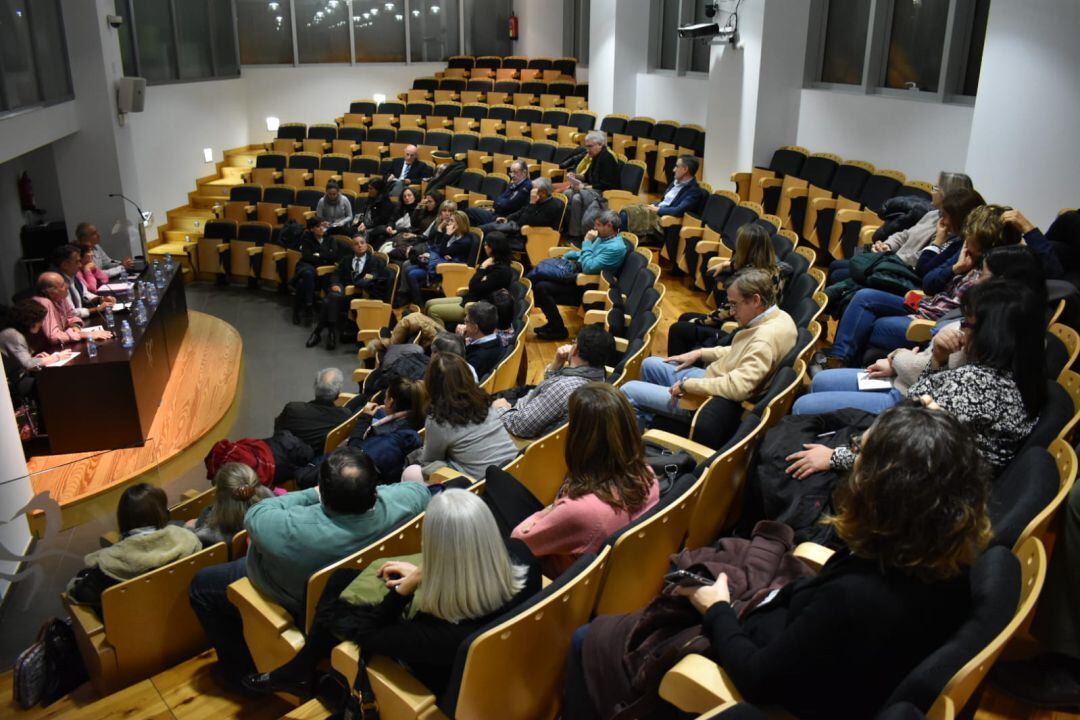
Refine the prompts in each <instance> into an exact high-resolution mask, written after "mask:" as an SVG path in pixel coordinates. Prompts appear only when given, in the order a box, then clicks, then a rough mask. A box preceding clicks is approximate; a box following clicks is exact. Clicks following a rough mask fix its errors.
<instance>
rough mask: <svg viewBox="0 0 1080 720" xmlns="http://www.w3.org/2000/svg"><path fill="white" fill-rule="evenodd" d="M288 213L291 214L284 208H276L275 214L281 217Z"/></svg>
mask: <svg viewBox="0 0 1080 720" xmlns="http://www.w3.org/2000/svg"><path fill="white" fill-rule="evenodd" d="M287 212H289V211H288V210H287V209H286V208H282V207H279V208H274V214H275V215H277V216H278V217H281V216H282V215H284V214H285V213H287Z"/></svg>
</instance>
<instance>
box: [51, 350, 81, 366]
mask: <svg viewBox="0 0 1080 720" xmlns="http://www.w3.org/2000/svg"><path fill="white" fill-rule="evenodd" d="M80 355H82V353H77V352H74V353H71V354H70V355H68V356H67V357H66V358H64V359H63V360H57V361H56V362H54V363H53V364H52V365H49V367H60V366H61V365H67V364H68V363H69V362H71V361H72V360H74V359H75V358H77V357H79V356H80Z"/></svg>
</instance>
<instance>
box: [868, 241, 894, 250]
mask: <svg viewBox="0 0 1080 720" xmlns="http://www.w3.org/2000/svg"><path fill="white" fill-rule="evenodd" d="M870 249H871V250H872V251H873V252H879V253H883V252H889V246H888V244H887V243H886V242H885V241H884V240H875V241H874V244H873V245H871V246H870Z"/></svg>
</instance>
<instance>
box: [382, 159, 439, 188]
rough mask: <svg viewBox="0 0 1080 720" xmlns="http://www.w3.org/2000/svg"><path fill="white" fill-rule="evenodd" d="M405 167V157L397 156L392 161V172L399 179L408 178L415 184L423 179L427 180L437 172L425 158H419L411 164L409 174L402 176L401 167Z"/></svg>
mask: <svg viewBox="0 0 1080 720" xmlns="http://www.w3.org/2000/svg"><path fill="white" fill-rule="evenodd" d="M403 167H405V158H397V159H396V160H391V161H390V173H389V175H393V176H394V177H395V178H397V179H398V180H408V181H409V182H410V183H412V184H413V185H416V184H418V183H419V182H420V181H421V180H426V179H428V178H429V177H431V176H432V175H434V174H435V172H434V171H433V170H432V169H431V167H430V166H429V165H428V164H427V163H425V162H424V161H423V160H417V161H416V162H414V163H413V164H412V165H410V166H409V174H408V175H407V176H405V177H401V169H402V168H403Z"/></svg>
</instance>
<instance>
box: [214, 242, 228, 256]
mask: <svg viewBox="0 0 1080 720" xmlns="http://www.w3.org/2000/svg"><path fill="white" fill-rule="evenodd" d="M215 249H216V250H217V251H218V254H219V255H220V254H221V253H223V252H225V251H226V250H228V249H229V243H218V244H217V245H216V246H215Z"/></svg>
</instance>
